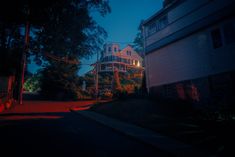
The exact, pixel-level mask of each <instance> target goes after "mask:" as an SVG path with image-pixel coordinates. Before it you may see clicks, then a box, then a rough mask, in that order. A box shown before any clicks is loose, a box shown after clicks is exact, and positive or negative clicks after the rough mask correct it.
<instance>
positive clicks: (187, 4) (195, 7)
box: [145, 0, 234, 46]
mask: <svg viewBox="0 0 235 157" xmlns="http://www.w3.org/2000/svg"><path fill="white" fill-rule="evenodd" d="M231 3H234V2H233V1H231V0H213V1H211V0H197V2H195V1H194V0H187V1H184V2H182V3H181V4H180V5H178V6H177V7H175V8H173V9H172V10H170V11H169V12H167V13H164V14H163V15H161V16H165V15H166V16H167V18H168V25H167V27H165V28H164V29H162V30H160V31H157V32H155V33H153V34H152V35H148V28H149V25H150V24H151V23H152V22H150V23H149V24H148V25H147V26H146V29H145V36H146V46H149V45H151V44H153V43H155V42H157V41H160V40H161V39H163V38H165V37H166V36H169V35H171V34H173V33H175V32H177V31H180V30H182V29H185V27H187V26H190V25H193V24H194V23H195V22H198V21H199V20H202V19H203V18H206V17H208V16H211V15H213V14H215V13H216V12H218V11H220V10H221V9H223V8H225V7H227V6H229V5H230V4H231ZM159 18H160V17H157V19H159ZM157 19H156V20H157ZM153 22H154V20H153Z"/></svg>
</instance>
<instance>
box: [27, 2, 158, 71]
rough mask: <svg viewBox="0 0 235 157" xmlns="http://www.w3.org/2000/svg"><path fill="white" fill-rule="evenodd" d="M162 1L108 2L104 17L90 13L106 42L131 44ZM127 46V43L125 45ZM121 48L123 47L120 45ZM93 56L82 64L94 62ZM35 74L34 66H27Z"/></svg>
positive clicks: (84, 67)
mask: <svg viewBox="0 0 235 157" xmlns="http://www.w3.org/2000/svg"><path fill="white" fill-rule="evenodd" d="M162 1H163V0H109V2H110V6H111V9H112V12H111V13H110V14H108V15H106V16H105V17H102V16H100V15H99V14H98V13H96V12H94V13H92V15H93V17H94V20H95V21H97V23H98V24H99V25H100V26H102V27H103V28H104V29H105V30H106V31H107V33H108V38H107V40H106V41H107V42H133V40H134V38H135V36H136V34H137V29H138V26H139V23H140V21H141V20H142V19H143V20H145V19H147V18H148V17H150V16H151V15H153V14H154V13H155V12H156V11H158V10H159V9H161V8H162ZM126 44H127V43H126ZM121 46H125V44H122V45H121ZM95 58H96V57H95V56H93V57H91V59H89V60H83V61H82V62H83V63H84V62H85V63H86V64H87V63H93V62H95ZM29 69H30V71H32V72H35V70H36V68H35V66H34V65H30V66H29ZM90 69H91V67H89V66H87V65H84V66H82V68H81V70H80V72H79V75H83V74H84V73H86V72H87V71H89V70H90Z"/></svg>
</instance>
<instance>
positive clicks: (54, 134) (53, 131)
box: [0, 112, 169, 157]
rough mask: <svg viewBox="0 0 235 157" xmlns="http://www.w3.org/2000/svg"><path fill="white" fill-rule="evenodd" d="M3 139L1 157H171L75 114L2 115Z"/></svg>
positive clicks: (0, 118) (0, 123) (0, 146)
mask: <svg viewBox="0 0 235 157" xmlns="http://www.w3.org/2000/svg"><path fill="white" fill-rule="evenodd" d="M5 117H8V118H5ZM19 117H20V118H19ZM0 135H1V136H0V148H1V156H30V157H35V156H36V157H45V156H66V157H75V156H76V157H83V156H85V157H86V156H87V157H88V156H91V157H92V156H94V157H106V156H107V157H115V156H117V157H120V156H128V157H132V156H133V157H138V156H140V157H141V156H147V157H153V156H154V157H162V156H169V155H168V154H165V153H163V152H162V151H159V150H156V148H154V147H151V146H149V145H145V144H143V143H140V142H139V141H137V140H135V139H132V138H130V137H128V136H125V135H123V134H120V133H118V132H116V131H114V130H112V129H110V128H108V127H105V126H103V125H100V124H99V123H97V122H95V121H92V120H90V119H87V118H84V117H82V116H80V115H78V114H75V113H72V112H40V113H35V112H34V113H17V112H11V113H10V112H8V113H6V114H1V115H0Z"/></svg>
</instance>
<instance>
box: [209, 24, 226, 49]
mask: <svg viewBox="0 0 235 157" xmlns="http://www.w3.org/2000/svg"><path fill="white" fill-rule="evenodd" d="M211 38H212V43H213V47H214V48H219V47H221V46H223V42H222V36H221V32H220V29H219V28H217V29H214V30H212V31H211Z"/></svg>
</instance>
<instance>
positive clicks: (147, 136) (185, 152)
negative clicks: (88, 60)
mask: <svg viewBox="0 0 235 157" xmlns="http://www.w3.org/2000/svg"><path fill="white" fill-rule="evenodd" d="M71 110H72V109H71ZM72 111H73V110H72ZM73 112H76V113H78V114H80V115H83V116H85V117H87V118H90V119H92V120H95V121H97V122H99V123H101V124H102V125H105V126H108V127H110V128H112V129H114V130H116V131H118V132H120V133H123V134H125V135H127V136H130V137H132V138H135V139H137V140H139V141H141V142H143V143H145V144H148V145H151V146H153V147H155V148H156V149H159V150H162V151H165V152H167V153H169V154H170V155H173V156H176V157H189V156H190V157H210V156H211V155H209V154H208V153H205V152H203V151H201V150H199V149H195V148H193V147H192V146H191V145H188V144H185V143H182V142H180V141H177V140H174V139H171V138H169V137H166V136H163V135H161V134H158V133H156V132H154V131H150V130H148V129H144V128H142V127H138V126H135V125H132V124H127V123H124V122H121V121H119V120H116V119H113V118H109V117H107V116H104V115H101V114H99V113H95V112H93V111H73Z"/></svg>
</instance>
